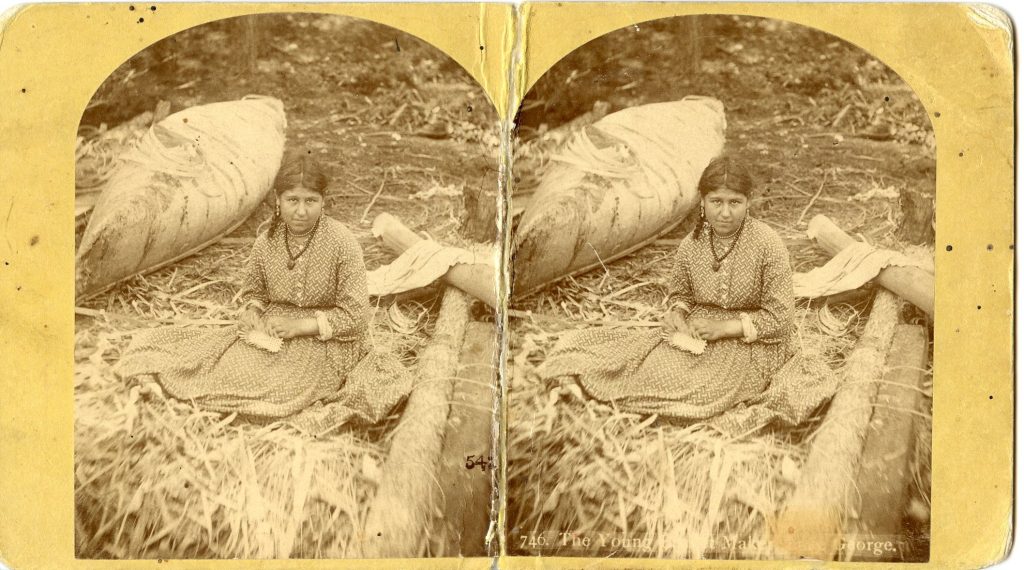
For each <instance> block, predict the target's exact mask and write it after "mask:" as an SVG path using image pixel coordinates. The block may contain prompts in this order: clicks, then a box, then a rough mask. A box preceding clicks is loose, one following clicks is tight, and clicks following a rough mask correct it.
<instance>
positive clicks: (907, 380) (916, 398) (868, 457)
mask: <svg viewBox="0 0 1024 570" xmlns="http://www.w3.org/2000/svg"><path fill="white" fill-rule="evenodd" d="M927 366H928V337H927V335H926V334H925V330H924V328H923V327H921V326H918V325H899V326H898V327H897V328H896V332H895V334H894V335H893V340H892V349H891V350H890V351H889V358H888V359H887V360H886V363H885V368H886V372H885V378H884V383H883V384H882V385H881V386H880V387H879V389H878V397H877V398H876V399H875V406H874V410H873V414H872V416H871V422H870V424H869V425H868V431H867V438H866V440H865V442H864V452H863V454H862V457H861V465H860V474H859V475H858V476H857V483H856V488H857V489H859V490H860V493H859V494H858V495H857V497H858V498H859V499H860V503H859V505H858V504H856V503H855V505H854V509H853V512H852V513H851V514H852V515H855V516H854V517H853V518H852V519H850V520H848V521H847V525H846V526H847V534H852V533H854V532H856V533H857V535H858V537H863V539H864V540H867V541H871V542H880V543H885V542H893V543H897V544H900V545H903V548H898V547H897V548H893V549H890V550H884V551H883V552H882V553H881V554H879V553H878V552H875V551H867V552H858V551H854V552H852V553H851V554H852V558H853V559H854V560H863V561H870V562H913V561H912V560H904V559H903V556H902V555H903V554H904V553H903V552H901V551H902V550H903V549H904V548H906V545H909V544H910V543H911V542H912V541H913V540H915V539H916V538H917V537H914V536H907V533H906V532H905V531H904V527H903V515H904V512H905V510H906V505H907V491H908V489H909V485H910V476H911V474H910V457H911V455H912V454H913V452H914V445H915V441H916V435H915V433H914V427H915V425H916V422H915V416H914V414H915V413H916V412H917V410H918V409H919V404H920V401H921V398H922V392H921V385H922V380H923V379H924V375H925V369H926V367H927Z"/></svg>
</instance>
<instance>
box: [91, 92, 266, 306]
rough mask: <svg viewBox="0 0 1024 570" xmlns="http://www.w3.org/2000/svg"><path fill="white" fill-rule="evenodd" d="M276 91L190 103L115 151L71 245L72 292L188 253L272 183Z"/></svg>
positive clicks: (249, 207)
mask: <svg viewBox="0 0 1024 570" xmlns="http://www.w3.org/2000/svg"><path fill="white" fill-rule="evenodd" d="M285 125H286V121H285V114H284V106H283V104H282V103H281V101H279V100H277V99H273V98H270V97H259V96H250V97H246V98H244V99H242V100H239V101H226V102H220V103H211V104H207V105H199V106H195V107H190V108H188V109H185V110H183V111H179V112H177V113H174V114H172V115H169V116H168V117H167V118H165V119H163V120H162V121H160V122H159V123H157V124H156V125H154V126H153V127H152V128H151V129H150V130H149V132H147V133H146V135H145V136H144V137H143V138H142V139H141V140H140V141H139V143H138V144H137V145H136V146H135V147H134V148H132V149H131V150H129V151H127V152H126V153H124V154H123V155H122V156H121V157H120V159H119V165H118V167H117V169H116V170H115V171H114V172H113V174H112V175H111V176H110V178H109V180H107V182H106V184H105V185H104V187H103V189H102V191H101V192H100V194H99V198H98V200H97V202H96V205H95V207H94V208H93V212H92V216H91V217H90V219H89V223H88V226H86V229H85V233H84V235H83V236H82V241H81V244H80V245H79V248H78V252H77V255H76V264H75V273H76V282H75V294H76V297H77V298H79V299H82V298H87V297H91V296H94V295H96V294H99V293H101V292H104V291H106V290H108V289H110V288H111V287H113V286H115V285H117V284H118V283H121V282H122V281H124V280H126V279H129V278H131V277H134V276H136V275H139V274H142V273H147V272H150V271H153V270H156V269H158V268H160V267H163V266H165V265H167V264H169V263H173V262H175V261H177V260H180V259H182V258H184V257H187V256H189V255H192V254H194V253H196V252H198V251H199V250H201V249H203V248H205V247H206V246H208V245H210V244H211V243H213V242H215V241H217V240H218V239H220V238H221V237H223V236H224V235H225V234H227V233H229V232H231V231H232V230H233V229H235V228H236V227H238V226H239V225H240V224H241V223H242V222H244V221H245V220H246V219H247V218H248V217H249V216H250V215H251V214H252V213H253V211H254V210H255V209H256V208H257V207H258V206H259V204H260V202H261V201H263V199H264V198H265V196H266V194H267V192H268V191H269V190H270V189H271V187H272V186H273V181H274V177H275V176H276V175H277V170H278V168H279V167H280V164H281V157H282V155H283V153H284V142H285Z"/></svg>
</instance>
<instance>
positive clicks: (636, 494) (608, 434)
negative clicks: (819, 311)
mask: <svg viewBox="0 0 1024 570" xmlns="http://www.w3.org/2000/svg"><path fill="white" fill-rule="evenodd" d="M806 314H807V315H814V314H815V313H813V312H810V311H807V312H806ZM805 322H806V323H807V326H803V327H801V333H802V334H801V338H803V339H804V340H805V341H807V340H810V337H814V341H816V342H820V343H821V344H823V345H828V346H826V350H825V353H826V354H832V355H833V358H839V357H840V356H841V354H842V352H843V351H844V350H845V349H846V348H847V347H846V346H845V345H847V344H848V343H849V339H850V338H854V336H853V335H854V334H855V331H852V330H851V333H850V334H849V335H847V336H844V337H841V338H835V337H828V338H821V337H824V336H826V335H823V334H821V333H816V332H814V331H813V329H812V328H811V327H813V326H814V324H813V321H811V317H810V316H809V317H808V319H807V320H806V321H805ZM520 334H521V337H520V339H521V341H520V342H521V344H520V346H519V347H518V348H517V349H516V350H515V351H514V353H515V354H516V355H517V356H516V360H515V362H513V364H512V366H511V368H512V374H513V376H512V380H511V383H510V388H509V402H510V403H509V436H508V454H509V479H508V481H509V483H508V488H509V494H510V503H509V505H510V514H509V521H510V524H509V526H510V536H511V540H512V542H513V544H512V547H513V548H515V547H517V546H520V545H519V542H518V541H517V537H520V536H531V535H532V534H533V533H543V532H548V533H551V534H552V535H554V534H555V533H557V532H562V531H567V532H572V533H576V534H577V535H579V536H590V537H599V536H600V537H603V538H604V539H605V541H606V546H607V548H603V549H599V551H595V549H593V548H588V549H582V550H580V551H579V552H577V553H578V554H583V553H584V552H586V555H588V556H596V555H614V556H637V557H667V558H754V559H763V558H772V557H773V556H774V555H775V553H774V551H773V549H772V546H771V541H770V537H771V534H772V529H771V528H770V521H772V520H773V519H774V517H775V515H776V514H777V511H778V509H779V508H780V507H781V505H782V504H784V502H785V500H786V498H787V497H788V496H789V494H790V493H791V492H792V490H793V488H794V484H795V483H796V481H797V478H798V475H799V471H800V468H801V466H802V465H803V462H804V460H805V459H806V456H807V452H808V449H809V446H808V445H806V441H807V440H808V439H809V438H811V436H812V433H813V430H814V428H815V427H817V425H818V424H819V422H820V421H821V418H820V416H819V417H816V418H814V419H813V420H812V421H811V422H810V423H809V424H808V425H806V426H802V427H801V428H799V429H789V430H769V431H766V432H765V433H759V434H753V435H748V436H745V437H738V438H730V437H727V436H723V435H722V434H720V433H719V432H717V431H715V430H713V429H711V428H709V427H706V426H702V425H699V424H696V425H690V426H682V425H676V424H673V423H672V422H670V421H664V420H659V419H657V418H655V417H653V416H650V417H645V416H641V415H638V414H631V413H624V412H622V411H620V410H618V409H616V408H615V407H614V406H609V405H607V404H604V403H601V402H597V401H594V400H590V399H588V398H586V397H585V396H583V394H582V393H581V391H580V389H579V388H578V387H577V386H576V385H575V384H563V385H560V386H550V385H544V384H543V383H542V382H540V381H539V380H538V379H537V378H536V377H535V376H534V375H533V374H532V370H533V367H534V365H535V364H536V363H538V362H540V361H542V360H543V358H544V354H545V352H546V351H547V350H548V349H549V348H550V347H551V346H552V345H553V343H554V340H555V338H556V336H557V334H556V333H553V332H549V331H545V330H544V329H543V328H541V327H539V326H537V325H535V324H526V323H521V326H520ZM616 537H619V538H621V537H628V538H630V539H637V538H639V539H640V540H639V541H638V542H637V543H627V544H625V545H622V544H617V543H616V544H613V540H614V539H615V538H616ZM551 540H555V537H554V536H552V538H551ZM559 540H560V539H559ZM595 540H596V539H595ZM550 543H551V541H550V540H549V544H550ZM557 544H561V542H557ZM527 546H529V545H528V544H527ZM529 552H542V553H544V554H549V555H550V554H554V552H553V551H552V550H550V549H547V550H545V549H532V550H531V549H529V548H527V549H526V550H523V551H520V553H523V554H526V553H529ZM561 552H562V553H563V554H572V553H573V549H572V548H571V545H566V548H564V549H561Z"/></svg>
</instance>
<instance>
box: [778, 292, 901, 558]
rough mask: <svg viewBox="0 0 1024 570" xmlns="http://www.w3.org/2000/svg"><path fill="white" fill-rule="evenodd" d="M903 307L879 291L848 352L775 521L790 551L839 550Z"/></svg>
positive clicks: (820, 553)
mask: <svg viewBox="0 0 1024 570" xmlns="http://www.w3.org/2000/svg"><path fill="white" fill-rule="evenodd" d="M899 308H900V302H899V300H898V299H897V298H896V297H895V296H894V295H892V294H891V293H889V292H887V291H884V290H879V291H878V293H877V294H876V295H875V300H874V303H873V304H872V307H871V316H870V317H869V318H868V322H867V324H866V325H865V327H864V332H863V333H862V334H861V337H860V340H858V341H857V345H856V346H855V347H854V349H853V352H851V353H850V355H849V357H847V360H846V368H845V371H844V373H843V380H842V384H841V385H840V388H839V390H838V391H837V392H836V395H835V397H833V399H832V403H831V405H830V406H829V410H828V413H827V414H826V415H825V420H824V422H823V423H822V424H821V427H819V428H818V431H817V432H816V433H815V435H814V441H813V443H812V444H811V449H810V453H809V454H808V457H807V461H806V463H804V466H803V468H802V470H801V475H800V479H799V481H798V482H797V486H796V489H795V490H794V491H793V494H792V495H791V496H790V498H789V500H788V501H787V502H786V505H785V507H784V508H783V510H782V513H781V514H780V515H779V518H778V519H777V520H776V521H775V525H774V533H773V534H774V536H773V540H774V542H775V545H776V546H777V547H778V548H779V549H781V550H782V551H783V552H785V553H787V554H789V555H792V556H800V557H806V558H813V559H816V560H825V561H828V560H832V559H833V558H835V556H836V553H837V552H839V549H840V547H841V545H842V541H843V538H844V535H843V525H844V522H845V519H846V513H847V512H848V509H849V505H850V504H851V500H852V499H851V495H852V494H853V493H855V492H856V489H855V488H854V485H853V481H854V478H855V477H856V475H857V472H858V465H859V462H860V458H861V452H862V451H863V448H864V438H865V434H866V433H867V429H868V423H869V422H870V420H871V414H872V403H873V402H874V400H875V397H876V395H877V393H878V381H879V380H881V377H882V369H883V365H884V363H885V355H886V353H887V352H888V350H889V346H890V344H891V343H892V338H893V334H894V332H895V330H896V324H897V321H898V318H899Z"/></svg>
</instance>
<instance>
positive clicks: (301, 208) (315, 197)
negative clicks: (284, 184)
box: [277, 186, 324, 234]
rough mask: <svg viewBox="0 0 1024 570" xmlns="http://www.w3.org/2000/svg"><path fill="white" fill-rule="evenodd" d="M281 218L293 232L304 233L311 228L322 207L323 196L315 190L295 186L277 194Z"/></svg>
mask: <svg viewBox="0 0 1024 570" xmlns="http://www.w3.org/2000/svg"><path fill="white" fill-rule="evenodd" d="M277 207H278V208H279V209H280V210H281V219H282V220H284V223H285V224H287V225H288V229H290V230H291V231H292V233H293V234H304V233H306V232H308V231H309V230H311V229H312V228H313V224H315V223H316V221H317V220H318V219H319V218H320V213H321V212H322V211H323V209H324V197H323V196H321V195H320V193H319V192H317V191H315V190H310V189H308V188H303V187H302V186H296V187H295V188H292V189H290V190H285V191H284V192H281V193H280V194H278V195H277Z"/></svg>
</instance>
